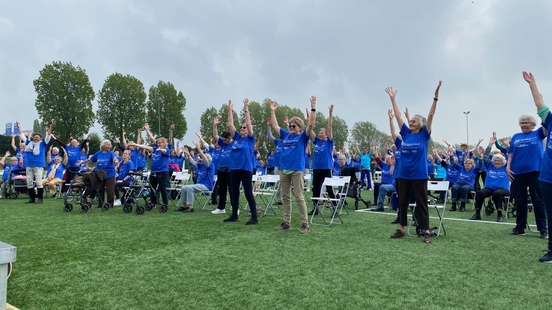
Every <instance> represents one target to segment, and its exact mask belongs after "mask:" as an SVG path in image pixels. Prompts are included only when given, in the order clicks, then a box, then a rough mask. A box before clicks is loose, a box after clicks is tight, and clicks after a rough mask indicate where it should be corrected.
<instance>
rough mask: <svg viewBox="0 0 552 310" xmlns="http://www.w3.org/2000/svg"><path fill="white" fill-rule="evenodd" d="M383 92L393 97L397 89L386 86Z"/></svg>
mask: <svg viewBox="0 0 552 310" xmlns="http://www.w3.org/2000/svg"><path fill="white" fill-rule="evenodd" d="M385 92H386V93H387V94H388V95H389V98H391V99H393V98H395V96H396V95H397V92H398V91H397V90H393V87H387V88H386V89H385Z"/></svg>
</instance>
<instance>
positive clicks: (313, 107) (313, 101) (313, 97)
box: [310, 96, 316, 109]
mask: <svg viewBox="0 0 552 310" xmlns="http://www.w3.org/2000/svg"><path fill="white" fill-rule="evenodd" d="M310 103H311V109H316V96H311V97H310Z"/></svg>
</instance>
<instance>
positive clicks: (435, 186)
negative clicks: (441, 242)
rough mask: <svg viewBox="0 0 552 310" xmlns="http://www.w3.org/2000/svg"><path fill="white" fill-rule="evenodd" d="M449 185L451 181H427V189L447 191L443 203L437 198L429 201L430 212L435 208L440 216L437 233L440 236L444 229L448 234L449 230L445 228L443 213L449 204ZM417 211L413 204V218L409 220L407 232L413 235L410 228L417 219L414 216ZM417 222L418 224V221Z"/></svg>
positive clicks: (444, 233)
mask: <svg viewBox="0 0 552 310" xmlns="http://www.w3.org/2000/svg"><path fill="white" fill-rule="evenodd" d="M448 186H449V181H431V180H429V181H428V182H427V190H428V191H435V192H445V199H444V202H443V203H442V204H439V203H438V202H437V199H431V200H429V201H428V206H427V209H428V212H429V209H430V208H433V209H435V211H436V212H437V216H438V217H439V226H438V227H437V234H436V236H437V237H439V236H440V235H441V230H443V235H446V234H447V231H446V230H445V226H444V225H443V214H444V213H445V209H446V206H447V196H448ZM415 212H416V204H413V209H412V220H411V221H408V230H407V233H408V235H409V236H413V234H411V233H410V228H411V227H412V222H413V221H416V218H415V216H414V214H415ZM416 224H418V223H417V222H416Z"/></svg>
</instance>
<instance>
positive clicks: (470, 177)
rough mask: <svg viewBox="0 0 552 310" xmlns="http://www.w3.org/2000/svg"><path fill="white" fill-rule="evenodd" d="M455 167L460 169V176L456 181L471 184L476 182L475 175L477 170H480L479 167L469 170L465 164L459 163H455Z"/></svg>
mask: <svg viewBox="0 0 552 310" xmlns="http://www.w3.org/2000/svg"><path fill="white" fill-rule="evenodd" d="M454 168H455V169H456V170H458V178H457V180H456V183H458V184H462V185H464V184H465V185H471V186H473V185H474V184H475V175H476V174H477V171H479V170H478V169H477V168H471V169H470V171H467V170H466V168H464V166H460V165H459V164H455V165H454Z"/></svg>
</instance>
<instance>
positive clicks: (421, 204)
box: [397, 179, 429, 230]
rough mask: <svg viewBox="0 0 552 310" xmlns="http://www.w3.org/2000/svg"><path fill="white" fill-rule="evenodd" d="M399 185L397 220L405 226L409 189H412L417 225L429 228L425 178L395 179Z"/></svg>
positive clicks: (424, 228) (423, 228)
mask: <svg viewBox="0 0 552 310" xmlns="http://www.w3.org/2000/svg"><path fill="white" fill-rule="evenodd" d="M397 185H398V186H399V188H400V190H399V192H398V193H399V222H400V224H401V226H407V221H408V216H407V215H408V213H407V212H408V204H409V203H410V190H412V191H413V194H414V201H415V203H416V214H417V219H418V227H419V228H421V229H422V230H428V229H429V211H428V205H427V180H407V179H397Z"/></svg>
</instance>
